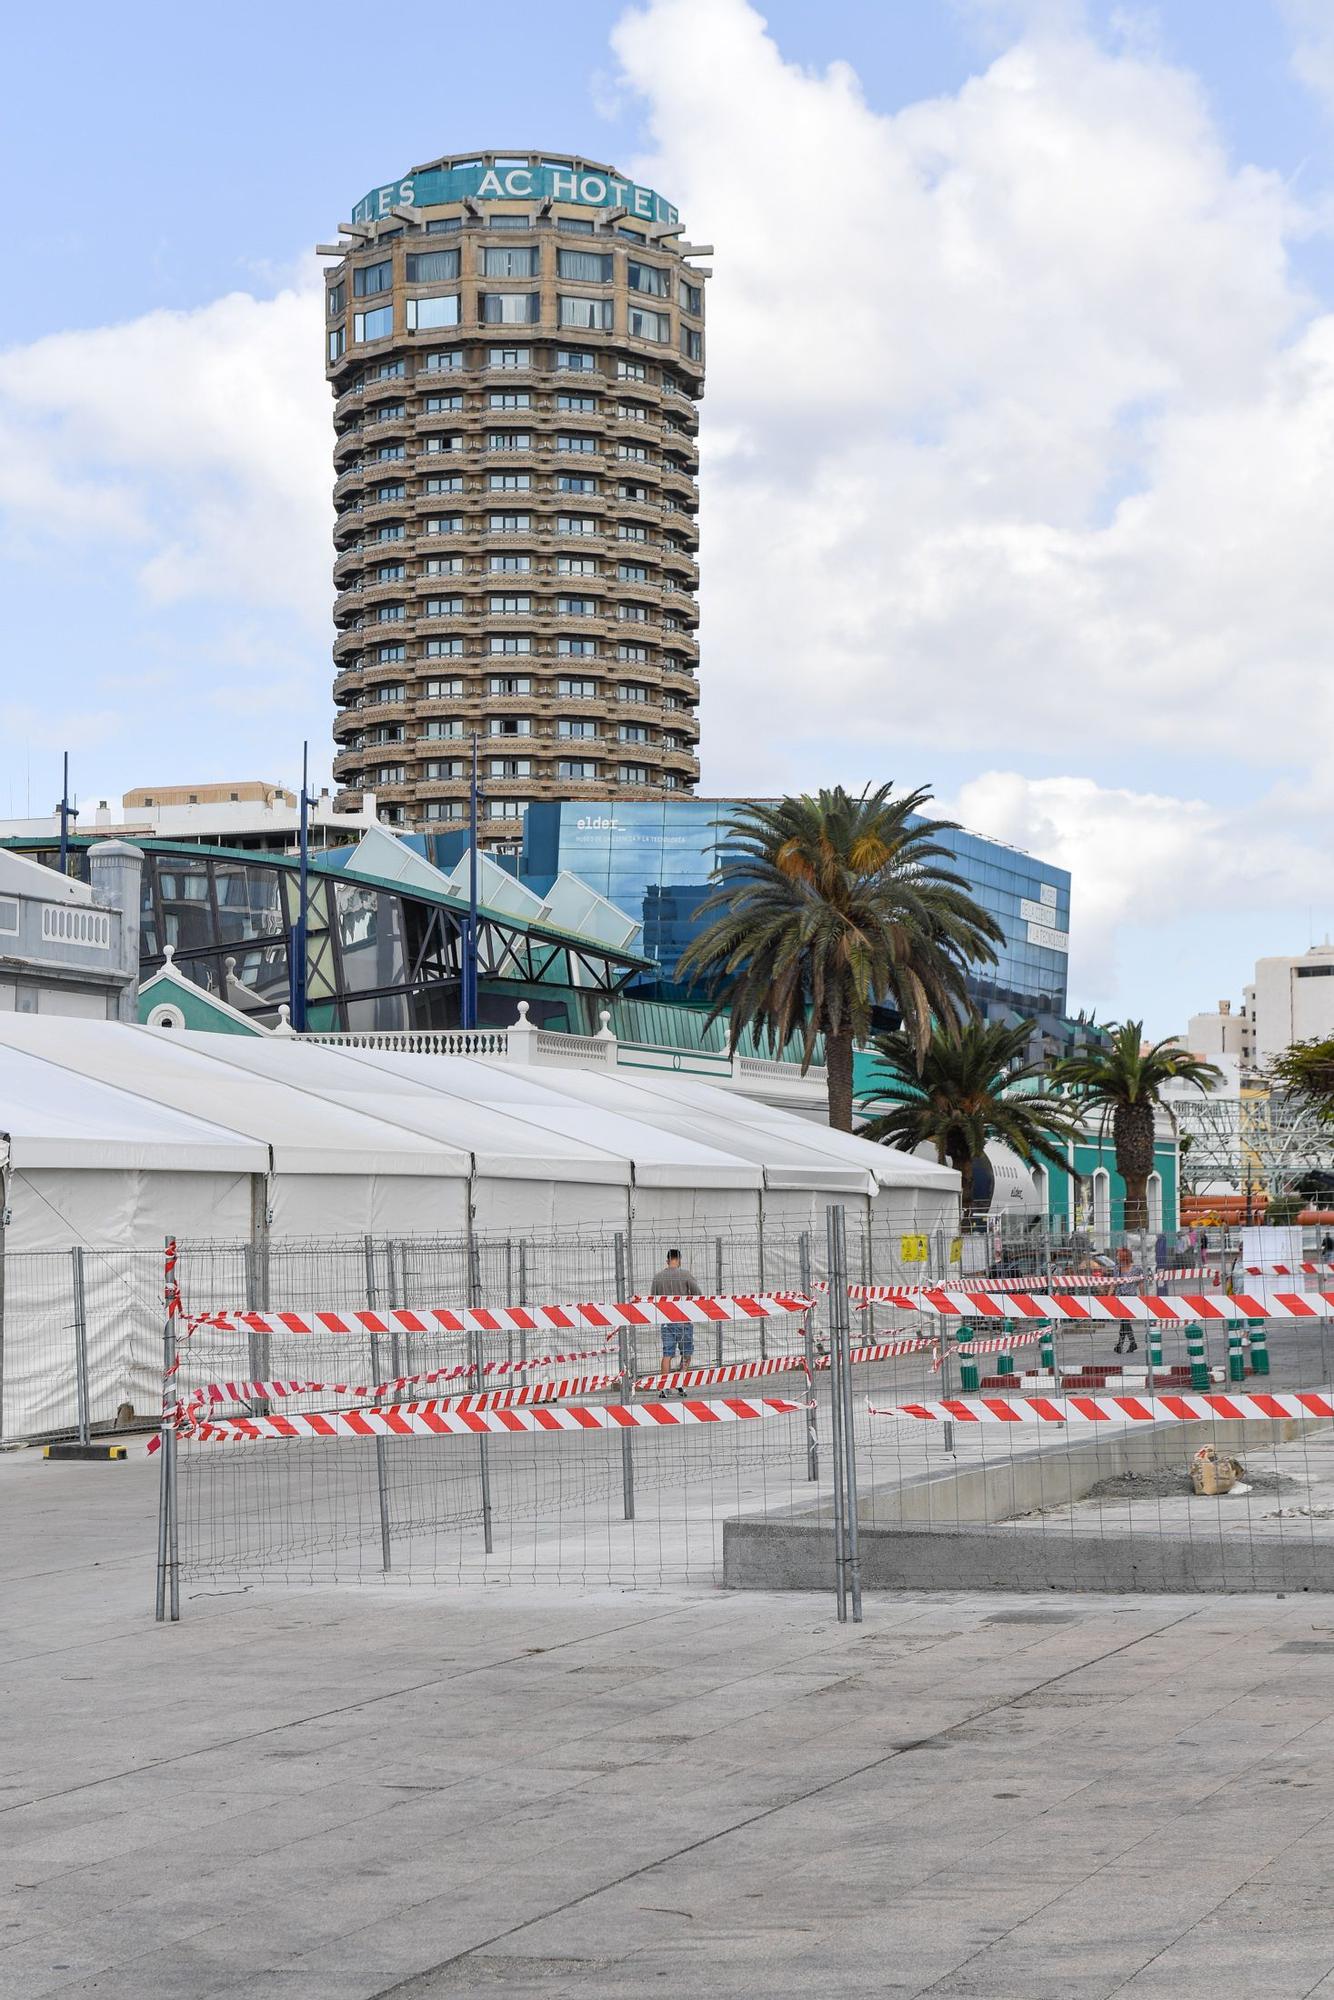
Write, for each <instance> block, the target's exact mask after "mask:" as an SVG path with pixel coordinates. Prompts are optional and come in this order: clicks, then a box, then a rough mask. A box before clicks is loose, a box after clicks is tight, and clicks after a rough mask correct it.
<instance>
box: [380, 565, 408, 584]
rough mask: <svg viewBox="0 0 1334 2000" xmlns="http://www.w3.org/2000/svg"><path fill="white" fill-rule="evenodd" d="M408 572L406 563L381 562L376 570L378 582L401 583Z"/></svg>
mask: <svg viewBox="0 0 1334 2000" xmlns="http://www.w3.org/2000/svg"><path fill="white" fill-rule="evenodd" d="M407 573H408V566H407V564H406V563H401V562H396V563H381V564H380V566H379V568H378V569H377V570H376V572H375V581H376V582H377V583H400V582H401V581H402V579H403V578H404V577H405V576H406V575H407Z"/></svg>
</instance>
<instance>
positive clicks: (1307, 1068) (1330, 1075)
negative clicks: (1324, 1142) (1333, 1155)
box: [1271, 1036, 1334, 1125]
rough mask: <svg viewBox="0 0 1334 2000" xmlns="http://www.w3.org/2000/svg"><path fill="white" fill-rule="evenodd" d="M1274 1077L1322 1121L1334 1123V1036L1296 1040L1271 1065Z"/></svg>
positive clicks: (1323, 1123) (1325, 1123) (1326, 1123)
mask: <svg viewBox="0 0 1334 2000" xmlns="http://www.w3.org/2000/svg"><path fill="white" fill-rule="evenodd" d="M1271 1068H1272V1070H1273V1073H1274V1079H1275V1081H1276V1082H1277V1083H1280V1084H1282V1085H1283V1087H1284V1089H1285V1090H1287V1091H1290V1092H1291V1093H1292V1095H1293V1096H1294V1097H1295V1098H1296V1099H1297V1100H1298V1101H1299V1103H1301V1104H1303V1105H1305V1106H1307V1107H1308V1108H1309V1109H1310V1110H1312V1111H1314V1113H1315V1114H1316V1117H1317V1118H1318V1119H1319V1121H1320V1123H1321V1124H1322V1125H1328V1124H1331V1123H1334V1038H1332V1037H1328V1036H1327V1037H1326V1038H1325V1039H1324V1040H1323V1041H1310V1042H1294V1043H1293V1044H1292V1047H1291V1048H1290V1049H1285V1050H1284V1052H1283V1054H1282V1055H1281V1056H1277V1057H1275V1059H1274V1062H1273V1063H1272V1065H1271Z"/></svg>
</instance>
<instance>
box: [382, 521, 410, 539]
mask: <svg viewBox="0 0 1334 2000" xmlns="http://www.w3.org/2000/svg"><path fill="white" fill-rule="evenodd" d="M407 532H408V531H407V529H406V528H405V527H404V525H403V523H402V522H401V521H385V522H383V523H382V524H381V526H380V527H378V528H377V529H376V531H375V539H376V541H377V542H401V541H402V540H403V537H404V536H405V535H406V534H407Z"/></svg>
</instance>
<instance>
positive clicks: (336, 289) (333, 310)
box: [328, 285, 347, 319]
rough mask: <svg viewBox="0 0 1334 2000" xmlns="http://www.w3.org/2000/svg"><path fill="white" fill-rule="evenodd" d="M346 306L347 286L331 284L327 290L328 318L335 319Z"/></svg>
mask: <svg viewBox="0 0 1334 2000" xmlns="http://www.w3.org/2000/svg"><path fill="white" fill-rule="evenodd" d="M346 307H347V286H346V285H333V286H331V287H330V290H329V297H328V312H329V317H330V319H337V317H338V315H339V313H340V312H343V311H344V310H345V309H346Z"/></svg>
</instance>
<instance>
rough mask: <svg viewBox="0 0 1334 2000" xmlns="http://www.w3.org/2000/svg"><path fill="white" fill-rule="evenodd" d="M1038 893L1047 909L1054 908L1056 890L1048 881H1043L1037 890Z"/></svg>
mask: <svg viewBox="0 0 1334 2000" xmlns="http://www.w3.org/2000/svg"><path fill="white" fill-rule="evenodd" d="M1038 894H1039V896H1041V898H1042V900H1043V902H1044V903H1045V904H1046V905H1047V908H1048V909H1049V910H1054V909H1055V908H1056V891H1055V889H1053V887H1052V885H1051V883H1050V882H1044V883H1043V884H1042V887H1041V888H1040V889H1039V890H1038Z"/></svg>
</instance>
